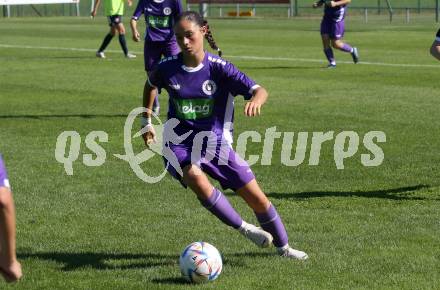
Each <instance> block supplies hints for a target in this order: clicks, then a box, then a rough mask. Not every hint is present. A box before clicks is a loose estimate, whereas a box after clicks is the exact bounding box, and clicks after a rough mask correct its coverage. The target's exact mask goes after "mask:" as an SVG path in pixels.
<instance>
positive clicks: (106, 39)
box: [98, 33, 113, 52]
mask: <svg viewBox="0 0 440 290" xmlns="http://www.w3.org/2000/svg"><path fill="white" fill-rule="evenodd" d="M112 38H113V35H111V33H109V34H107V35H106V36H105V37H104V40H103V41H102V44H101V46H100V47H99V49H98V51H99V52H102V51H104V50H105V49H106V47H107V45H108V44H109V43H110V41H112Z"/></svg>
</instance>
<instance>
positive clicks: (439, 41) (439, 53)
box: [430, 29, 440, 60]
mask: <svg viewBox="0 0 440 290" xmlns="http://www.w3.org/2000/svg"><path fill="white" fill-rule="evenodd" d="M430 52H431V55H432V56H433V57H435V58H436V59H438V60H440V29H439V30H438V31H437V35H436V36H435V40H434V42H433V43H432V45H431V50H430Z"/></svg>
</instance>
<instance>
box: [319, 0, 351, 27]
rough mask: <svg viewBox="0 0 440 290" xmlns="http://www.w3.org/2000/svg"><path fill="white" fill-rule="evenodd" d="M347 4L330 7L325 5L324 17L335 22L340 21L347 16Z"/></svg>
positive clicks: (335, 0)
mask: <svg viewBox="0 0 440 290" xmlns="http://www.w3.org/2000/svg"><path fill="white" fill-rule="evenodd" d="M333 1H334V2H339V1H340V0H333ZM346 6H347V5H345V4H344V5H341V6H336V7H330V6H327V5H325V8H324V18H325V19H329V20H330V19H331V20H332V21H335V22H340V21H342V20H344V18H345V12H346Z"/></svg>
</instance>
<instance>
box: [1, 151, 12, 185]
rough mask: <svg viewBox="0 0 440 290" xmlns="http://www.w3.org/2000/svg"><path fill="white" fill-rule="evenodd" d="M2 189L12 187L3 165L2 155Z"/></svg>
mask: <svg viewBox="0 0 440 290" xmlns="http://www.w3.org/2000/svg"><path fill="white" fill-rule="evenodd" d="M0 187H8V188H9V187H10V185H9V180H8V173H7V172H6V167H5V164H4V163H3V159H2V156H1V155H0Z"/></svg>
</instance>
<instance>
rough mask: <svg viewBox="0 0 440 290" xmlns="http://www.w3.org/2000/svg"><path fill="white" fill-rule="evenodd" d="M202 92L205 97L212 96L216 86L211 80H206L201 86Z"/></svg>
mask: <svg viewBox="0 0 440 290" xmlns="http://www.w3.org/2000/svg"><path fill="white" fill-rule="evenodd" d="M202 90H203V92H204V93H205V94H206V95H208V96H212V95H213V94H215V92H216V91H217V85H216V84H215V82H214V81H213V80H206V81H204V82H203V84H202Z"/></svg>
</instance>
